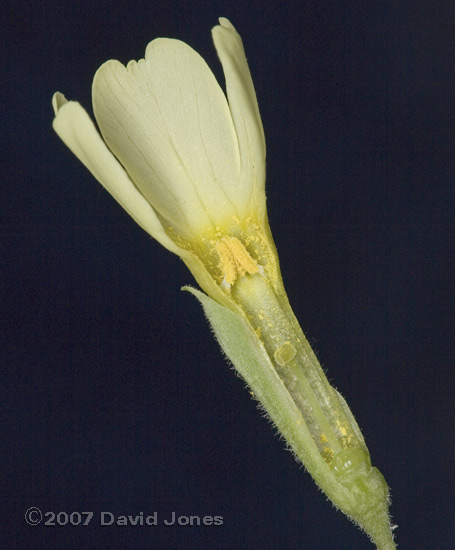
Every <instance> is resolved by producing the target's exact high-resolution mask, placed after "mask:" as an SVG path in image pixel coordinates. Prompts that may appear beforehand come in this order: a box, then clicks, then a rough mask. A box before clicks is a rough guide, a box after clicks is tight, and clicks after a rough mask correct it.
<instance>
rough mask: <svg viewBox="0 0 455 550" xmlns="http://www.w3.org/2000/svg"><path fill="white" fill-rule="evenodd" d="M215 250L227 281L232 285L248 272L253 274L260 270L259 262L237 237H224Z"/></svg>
mask: <svg viewBox="0 0 455 550" xmlns="http://www.w3.org/2000/svg"><path fill="white" fill-rule="evenodd" d="M215 250H216V252H217V254H218V256H219V258H220V268H221V271H222V272H223V275H224V280H225V282H226V283H228V284H230V285H232V284H233V283H235V281H236V280H237V279H238V278H240V277H244V276H245V275H246V274H247V273H249V274H250V275H253V274H254V273H257V272H258V265H257V263H256V262H255V261H254V260H253V258H252V257H251V255H250V253H249V252H248V250H247V249H246V248H245V246H244V244H243V243H242V242H240V241H239V239H237V237H230V236H225V237H223V238H222V239H221V241H218V242H217V243H216V244H215Z"/></svg>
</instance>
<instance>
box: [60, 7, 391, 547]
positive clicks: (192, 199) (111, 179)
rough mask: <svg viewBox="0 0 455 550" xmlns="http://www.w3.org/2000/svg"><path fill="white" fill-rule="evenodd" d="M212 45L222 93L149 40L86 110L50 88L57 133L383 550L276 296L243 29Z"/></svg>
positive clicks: (374, 498)
mask: <svg viewBox="0 0 455 550" xmlns="http://www.w3.org/2000/svg"><path fill="white" fill-rule="evenodd" d="M212 33H213V40H214V43H215V47H216V49H217V53H218V56H219V58H220V61H221V63H222V65H223V70H224V74H225V77H226V90H227V99H226V96H225V94H224V93H223V91H222V90H221V88H220V87H219V85H218V83H217V82H216V80H215V78H214V76H213V74H212V73H211V71H210V69H209V68H208V67H207V65H206V64H205V62H204V61H203V59H202V58H201V57H200V56H199V55H198V54H197V53H196V52H194V50H192V49H191V48H189V46H187V45H186V44H184V43H183V42H179V41H177V40H169V39H157V40H154V41H153V42H151V43H150V44H149V45H148V47H147V50H146V55H145V59H142V60H140V61H139V62H135V61H131V62H130V63H129V64H128V65H127V66H126V67H124V66H123V65H122V64H120V63H119V62H118V61H113V60H111V61H108V62H107V63H105V64H104V65H103V66H102V67H100V69H99V70H98V71H97V73H96V75H95V78H94V82H93V108H94V113H95V118H96V120H97V122H98V126H99V128H100V132H101V135H100V134H99V133H98V131H97V129H96V127H95V125H94V124H93V122H92V121H91V120H90V117H89V116H88V114H87V112H86V111H85V110H84V109H83V108H82V107H81V106H80V105H79V104H78V103H76V102H72V101H69V102H68V101H67V100H66V99H65V97H64V96H63V95H62V94H60V93H58V92H57V93H56V94H55V95H54V98H53V106H54V111H55V115H56V116H55V119H54V129H55V130H56V132H57V134H58V135H59V136H60V137H61V138H62V140H63V141H64V142H65V143H66V145H68V147H69V148H70V149H71V150H72V151H73V153H74V154H75V155H76V156H77V157H78V158H79V159H80V160H81V161H82V162H83V163H84V164H85V166H87V168H88V169H89V170H90V171H91V172H92V173H93V175H94V176H95V177H96V178H97V179H98V181H99V182H100V183H101V184H102V185H103V186H104V187H105V188H106V189H107V190H108V191H109V192H110V193H111V194H112V195H113V196H114V198H115V199H116V200H117V201H118V202H119V203H120V204H121V205H122V206H123V207H124V208H125V209H126V210H127V211H128V212H129V213H130V214H131V216H132V217H133V218H134V219H135V220H136V221H137V222H138V223H139V224H140V225H141V227H143V228H144V229H145V230H146V231H147V232H148V233H149V234H150V235H151V236H152V237H154V238H155V239H156V240H157V241H159V242H160V243H161V244H162V245H163V246H165V247H166V248H168V249H169V250H170V251H171V252H173V253H175V254H177V255H178V256H180V258H181V259H182V260H183V261H184V262H185V264H186V265H187V266H188V268H189V269H190V271H191V272H192V273H193V275H194V277H195V279H196V281H197V282H198V283H199V285H200V287H201V288H202V289H203V291H204V292H200V291H199V290H196V289H193V288H189V287H185V288H186V290H188V291H190V292H191V293H192V294H193V295H194V296H196V298H197V299H198V300H199V301H200V303H201V304H202V307H203V308H204V311H205V313H206V316H207V318H208V320H209V322H210V324H211V326H212V327H213V330H214V333H215V335H216V337H217V339H218V341H219V343H220V345H221V347H222V348H223V350H224V352H225V353H226V355H227V357H228V358H229V359H230V360H231V361H232V363H233V365H234V366H235V368H236V370H237V371H238V372H239V374H240V375H241V376H242V377H243V379H244V380H245V381H246V382H247V384H248V385H249V386H250V388H251V390H252V393H253V394H254V396H255V397H256V398H257V399H258V400H259V401H260V403H261V404H262V406H263V407H264V409H265V410H266V411H267V414H268V415H269V416H270V418H271V419H272V421H273V422H274V423H275V424H276V426H277V428H278V430H279V431H280V433H281V434H282V435H283V437H284V438H285V440H286V442H287V444H288V445H289V446H290V448H291V449H292V450H293V451H294V453H295V455H296V457H297V458H298V459H299V460H300V461H301V462H302V463H303V464H304V465H305V467H306V468H307V470H308V471H309V473H310V474H311V475H312V477H313V479H314V480H315V481H316V483H317V484H318V485H319V487H320V488H321V489H322V490H323V491H324V492H325V493H326V495H327V496H328V497H329V498H330V499H331V501H332V502H333V503H334V505H335V506H337V507H338V508H339V509H340V510H341V511H343V512H344V513H345V514H346V515H347V516H349V517H350V518H351V519H352V520H353V521H355V522H356V523H357V524H358V525H359V526H360V527H361V528H362V529H364V530H365V531H366V533H367V534H368V535H369V536H370V537H371V538H372V540H373V542H374V543H375V544H376V546H377V548H378V549H379V550H393V549H394V548H395V544H394V542H393V536H392V529H391V526H390V521H389V516H388V506H389V493H388V488H387V484H386V483H385V481H384V478H383V477H382V475H381V474H380V472H379V471H378V470H377V469H376V468H374V467H373V466H372V464H371V459H370V455H369V452H368V449H367V446H366V444H365V441H364V438H363V436H362V434H361V432H360V429H359V427H358V426H357V423H356V421H355V419H354V416H353V415H352V413H351V411H350V410H349V407H348V406H347V404H346V402H345V400H344V399H343V397H342V396H341V395H340V394H339V393H338V392H337V390H336V389H334V388H333V387H332V386H331V385H330V384H329V382H328V381H327V378H326V376H325V374H324V372H323V370H322V368H321V366H320V364H319V362H318V360H317V358H316V356H315V354H314V353H313V351H312V349H311V347H310V345H309V343H308V341H307V340H306V338H305V336H304V335H303V333H302V330H301V328H300V326H299V323H298V321H297V319H296V318H295V316H294V314H293V312H292V309H291V307H290V305H289V302H288V299H287V296H286V292H285V290H284V286H283V282H282V278H281V273H280V267H279V261H278V255H277V252H276V248H275V245H274V242H273V238H272V235H271V232H270V228H269V224H268V221H267V211H266V207H265V139H264V132H263V128H262V123H261V118H260V115H259V109H258V105H257V100H256V94H255V91H254V86H253V82H252V79H251V75H250V72H249V69H248V64H247V62H246V57H245V52H244V50H243V44H242V40H241V38H240V36H239V35H238V33H237V31H236V30H235V28H234V27H233V26H232V24H231V23H230V22H229V21H228V20H227V19H224V18H221V19H220V25H218V26H216V27H215V28H214V29H213V31H212Z"/></svg>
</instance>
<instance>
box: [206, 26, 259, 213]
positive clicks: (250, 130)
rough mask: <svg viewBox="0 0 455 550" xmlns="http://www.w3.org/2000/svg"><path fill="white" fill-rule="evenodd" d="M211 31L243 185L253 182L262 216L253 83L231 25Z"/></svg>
mask: <svg viewBox="0 0 455 550" xmlns="http://www.w3.org/2000/svg"><path fill="white" fill-rule="evenodd" d="M219 21H220V25H217V26H216V27H214V28H213V29H212V37H213V41H214V44H215V48H216V51H217V53H218V57H219V58H220V61H221V64H222V65H223V71H224V75H225V78H226V90H227V95H228V100H229V107H230V109H231V112H232V117H233V120H234V125H235V130H236V133H237V137H238V141H239V148H240V154H241V163H242V164H241V171H242V181H243V182H244V183H246V182H250V181H252V182H253V186H254V188H253V192H254V200H255V201H256V206H257V207H258V208H260V209H262V213H263V215H264V216H265V191H264V187H265V137H264V130H263V127H262V121H261V116H260V114H259V107H258V103H257V99H256V92H255V90H254V85H253V81H252V79H251V74H250V70H249V68H248V63H247V60H246V56H245V50H244V49H243V43H242V39H241V38H240V35H239V34H238V33H237V31H236V30H235V28H234V26H233V25H232V23H231V22H230V21H229V20H228V19H226V18H224V17H220V19H219Z"/></svg>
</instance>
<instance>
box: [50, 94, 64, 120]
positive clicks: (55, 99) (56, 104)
mask: <svg viewBox="0 0 455 550" xmlns="http://www.w3.org/2000/svg"><path fill="white" fill-rule="evenodd" d="M66 103H68V100H67V99H66V97H65V96H64V95H63V94H62V93H60V92H55V94H54V95H53V96H52V107H53V109H54V114H55V116H57V114H58V112H59V111H60V109H61V108H62V107H63V105H65V104H66Z"/></svg>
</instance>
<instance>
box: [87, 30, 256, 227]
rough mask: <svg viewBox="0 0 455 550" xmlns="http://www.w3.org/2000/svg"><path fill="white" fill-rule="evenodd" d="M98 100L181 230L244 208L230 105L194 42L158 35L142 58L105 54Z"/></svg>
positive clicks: (128, 160)
mask: <svg viewBox="0 0 455 550" xmlns="http://www.w3.org/2000/svg"><path fill="white" fill-rule="evenodd" d="M93 108H94V113H95V117H96V119H97V122H98V125H99V127H100V130H101V133H102V135H103V137H104V139H105V141H106V143H107V144H108V146H109V148H110V149H111V150H112V151H113V152H114V154H115V155H116V156H117V158H118V159H119V160H120V162H121V163H122V164H123V166H125V168H126V170H127V171H128V173H129V174H130V176H131V178H132V179H133V181H134V183H135V184H136V186H137V187H138V188H139V189H140V190H141V192H142V194H143V195H144V196H145V197H146V198H147V199H148V200H149V202H150V203H151V204H152V205H153V207H154V208H155V209H156V211H157V212H158V213H159V214H160V215H161V216H162V217H163V218H165V219H167V220H168V221H169V223H170V224H172V225H173V226H174V227H175V230H176V232H178V233H180V234H181V235H183V236H185V237H188V238H193V237H194V236H197V235H198V234H200V232H201V229H204V228H206V227H207V226H212V227H213V226H217V225H219V224H222V223H223V222H224V221H225V220H226V219H230V218H231V217H232V216H233V215H237V216H239V217H243V216H244V215H245V213H246V211H247V204H248V200H249V196H250V193H251V190H250V189H249V188H248V187H245V186H242V184H241V182H240V154H239V148H238V143H237V136H236V132H235V129H234V126H233V122H232V118H231V114H230V111H229V107H228V105H227V101H226V98H225V96H224V93H223V92H222V90H221V88H220V86H219V85H218V83H217V82H216V80H215V77H214V76H213V74H212V72H211V71H210V69H209V68H208V66H207V64H206V63H205V61H204V60H203V59H202V58H201V57H200V56H199V54H197V53H196V52H195V51H194V50H192V49H191V48H190V47H189V46H187V45H186V44H184V43H183V42H180V41H178V40H171V39H164V38H160V39H157V40H154V41H153V42H151V43H150V44H149V45H148V47H147V50H146V55H145V60H144V59H141V60H140V61H139V62H135V61H131V62H130V63H129V64H128V66H127V67H126V68H125V67H124V66H123V65H122V64H121V63H119V62H118V61H112V60H111V61H108V62H107V63H105V64H104V65H102V66H101V67H100V69H99V70H98V72H97V73H96V75H95V79H94V82H93Z"/></svg>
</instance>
